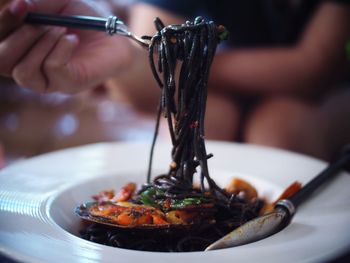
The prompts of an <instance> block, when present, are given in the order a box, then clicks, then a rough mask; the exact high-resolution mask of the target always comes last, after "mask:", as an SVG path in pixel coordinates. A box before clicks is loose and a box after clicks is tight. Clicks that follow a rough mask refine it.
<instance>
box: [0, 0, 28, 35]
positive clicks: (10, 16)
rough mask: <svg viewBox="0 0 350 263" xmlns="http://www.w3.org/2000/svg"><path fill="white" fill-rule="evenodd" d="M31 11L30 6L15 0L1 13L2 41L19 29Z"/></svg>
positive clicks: (22, 1) (0, 33) (0, 32)
mask: <svg viewBox="0 0 350 263" xmlns="http://www.w3.org/2000/svg"><path fill="white" fill-rule="evenodd" d="M29 9H30V4H29V2H27V1H24V0H15V1H13V2H12V3H11V4H9V5H8V6H7V7H5V8H4V9H3V10H2V11H1V13H0V40H2V39H4V38H5V37H6V36H7V35H8V34H10V33H11V32H12V31H13V30H15V29H16V28H18V27H19V26H20V25H21V24H22V22H23V19H24V17H25V16H26V15H27V13H28V11H29Z"/></svg>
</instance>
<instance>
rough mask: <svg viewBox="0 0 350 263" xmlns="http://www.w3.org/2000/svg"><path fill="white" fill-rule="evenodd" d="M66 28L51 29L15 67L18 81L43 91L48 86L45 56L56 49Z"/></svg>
mask: <svg viewBox="0 0 350 263" xmlns="http://www.w3.org/2000/svg"><path fill="white" fill-rule="evenodd" d="M66 31H67V30H66V28H62V27H55V28H52V29H50V30H49V31H48V32H47V33H45V35H43V36H42V37H41V39H40V40H39V41H38V42H37V43H36V45H35V46H34V47H33V48H32V49H31V50H30V52H29V53H28V54H27V55H25V56H24V57H23V58H22V59H21V61H20V62H18V64H17V65H16V67H15V68H14V69H13V72H12V76H13V78H14V79H15V80H16V82H17V83H18V84H19V85H21V86H25V87H28V88H31V89H32V90H35V91H38V92H43V91H45V90H46V87H47V84H48V83H47V78H46V76H45V74H44V72H43V69H42V68H43V63H44V61H45V58H46V57H47V56H48V55H49V54H50V52H51V51H52V50H53V49H54V47H55V46H56V44H57V42H58V41H59V39H60V38H61V37H62V36H63V35H64V34H65V33H66Z"/></svg>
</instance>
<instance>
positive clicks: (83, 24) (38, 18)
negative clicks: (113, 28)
mask: <svg viewBox="0 0 350 263" xmlns="http://www.w3.org/2000/svg"><path fill="white" fill-rule="evenodd" d="M25 22H26V23H30V24H36V25H50V26H63V27H73V28H78V29H85V30H97V31H106V24H107V19H106V18H100V17H92V16H61V15H51V14H38V13H29V14H28V15H27V17H26V18H25Z"/></svg>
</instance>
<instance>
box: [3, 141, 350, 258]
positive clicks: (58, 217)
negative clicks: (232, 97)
mask: <svg viewBox="0 0 350 263" xmlns="http://www.w3.org/2000/svg"><path fill="white" fill-rule="evenodd" d="M149 148H150V147H149V144H148V143H113V144H95V145H89V146H83V147H78V148H73V149H68V150H63V151H58V152H54V153H50V154H46V155H43V156H39V157H35V158H32V159H29V160H26V161H22V162H19V163H16V164H14V165H12V166H10V167H8V168H6V169H4V170H3V171H1V172H0V253H3V254H5V255H7V256H9V257H11V258H14V259H16V260H19V261H25V262H60V263H61V262H129V263H133V262H135V263H136V262H137V263H139V262H152V263H158V262H159V263H163V262H167V263H173V262H174V263H175V262H176V263H178V262H201V263H209V262H240V263H242V262H260V263H263V262H266V263H267V262H268V263H270V262H286V263H287V262H293V263H294V262H323V261H326V260H328V259H332V258H334V257H336V256H338V255H339V254H341V253H343V252H344V251H346V250H347V249H349V248H350V231H349V226H350V191H349V190H348V189H349V185H350V177H349V175H348V174H346V173H342V174H340V175H339V176H337V177H336V178H335V179H333V180H332V181H330V182H329V183H327V185H326V186H325V187H322V188H320V190H319V191H317V192H316V193H315V194H314V195H313V196H312V198H311V199H310V200H309V201H307V202H306V203H305V204H303V205H302V206H301V207H300V208H299V210H298V212H297V214H296V216H295V217H294V219H293V222H292V224H291V225H290V226H288V227H287V228H286V229H285V230H283V231H282V232H280V233H278V234H276V235H274V236H272V237H269V238H266V239H264V240H261V241H258V242H255V243H252V244H248V245H245V246H241V247H237V248H229V249H222V250H216V251H210V252H194V253H192V252H191V253H189V252H187V253H154V252H141V251H131V250H126V249H118V248H113V247H107V246H104V245H99V244H95V243H92V242H89V241H86V240H83V239H81V238H79V237H78V236H77V235H78V234H77V233H78V230H79V222H80V221H79V219H78V218H77V217H76V216H75V215H74V213H73V209H74V207H75V206H76V205H78V204H80V203H82V202H85V201H87V200H89V199H90V197H91V196H92V195H93V194H96V193H97V192H99V191H100V190H103V189H110V188H115V189H118V188H120V187H121V186H122V185H123V184H124V183H126V182H129V181H136V182H139V183H143V182H144V181H145V174H146V169H147V162H148V154H149ZM156 149H157V150H156V160H155V163H154V171H156V172H155V174H156V173H158V172H165V171H167V168H168V164H169V161H170V157H169V156H170V154H169V153H170V148H169V145H167V144H165V143H164V144H158V146H157V148H156ZM207 149H208V152H211V153H214V158H212V159H210V161H209V167H210V173H211V176H212V177H213V178H214V179H215V180H216V181H217V182H218V183H219V184H221V185H225V183H227V182H228V181H229V179H230V178H231V177H232V176H240V177H243V178H245V179H247V180H248V181H250V182H251V183H252V184H254V185H255V186H256V187H257V188H258V190H259V193H260V195H263V196H269V197H270V198H274V197H276V196H277V195H278V194H279V193H280V192H281V191H282V190H283V189H284V188H285V187H286V186H288V185H289V184H290V183H292V182H294V181H295V180H299V181H301V182H302V183H305V182H307V181H309V180H310V179H311V178H312V177H313V176H315V175H316V174H317V173H318V172H319V171H321V170H322V169H323V168H324V167H325V166H326V164H325V163H324V162H322V161H319V160H316V159H313V158H310V157H307V156H302V155H298V154H294V153H290V152H286V151H280V150H274V149H270V148H263V147H258V146H253V145H240V144H230V143H219V142H208V143H207Z"/></svg>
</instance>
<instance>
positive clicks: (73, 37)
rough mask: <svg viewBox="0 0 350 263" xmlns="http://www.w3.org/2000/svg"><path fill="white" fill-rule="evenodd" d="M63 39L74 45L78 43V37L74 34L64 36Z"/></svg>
mask: <svg viewBox="0 0 350 263" xmlns="http://www.w3.org/2000/svg"><path fill="white" fill-rule="evenodd" d="M65 38H66V39H67V40H68V41H69V42H71V43H74V44H75V43H78V42H79V38H78V36H77V35H75V34H69V35H66V36H65Z"/></svg>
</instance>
